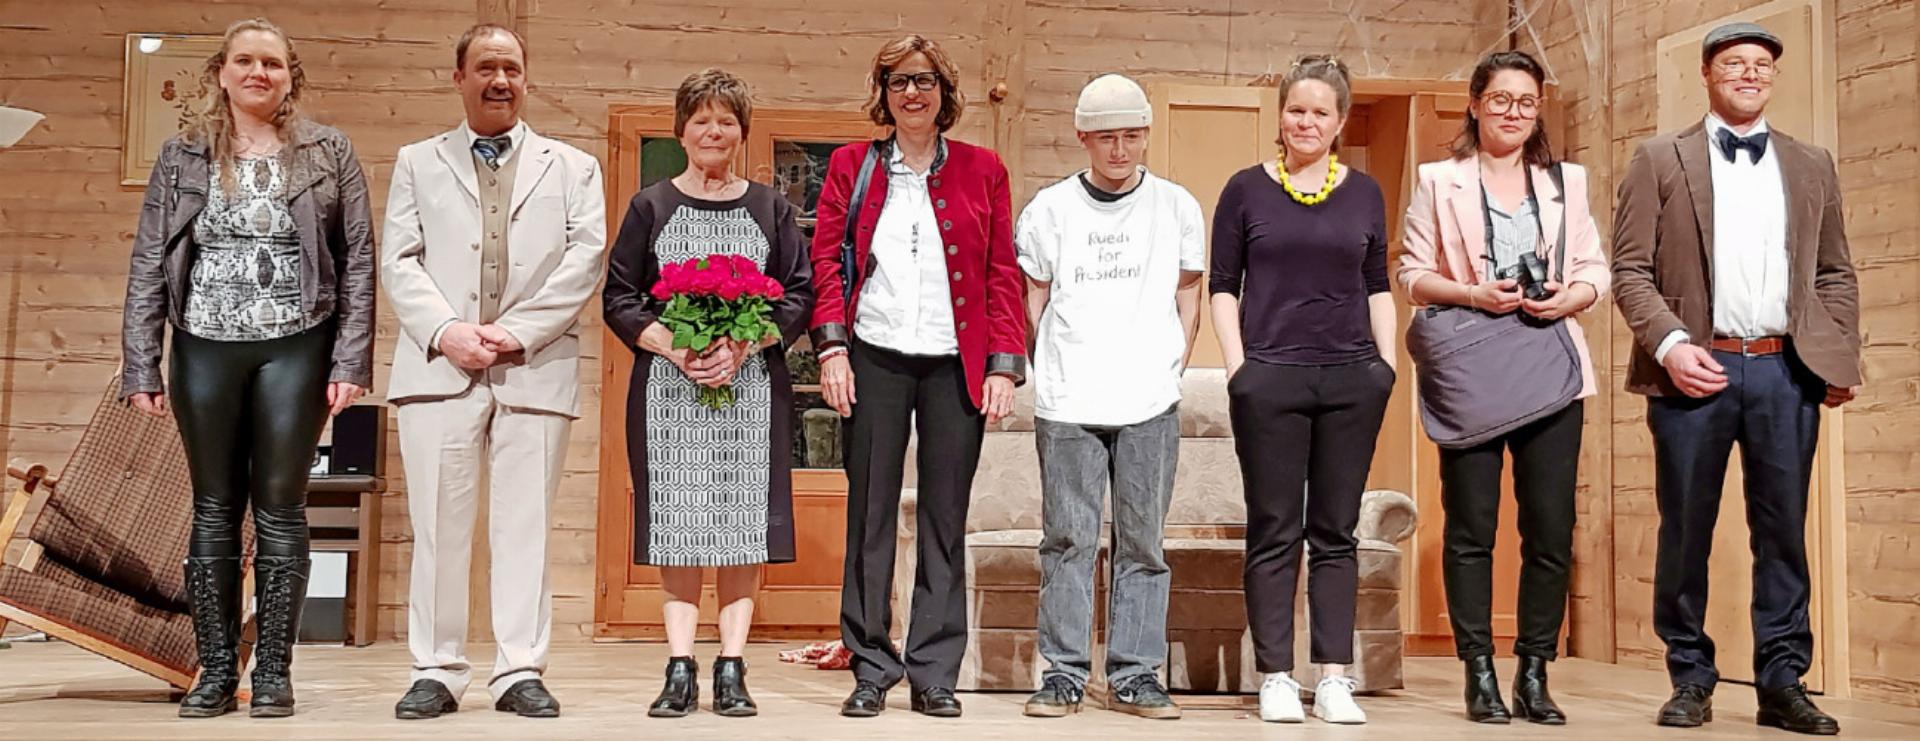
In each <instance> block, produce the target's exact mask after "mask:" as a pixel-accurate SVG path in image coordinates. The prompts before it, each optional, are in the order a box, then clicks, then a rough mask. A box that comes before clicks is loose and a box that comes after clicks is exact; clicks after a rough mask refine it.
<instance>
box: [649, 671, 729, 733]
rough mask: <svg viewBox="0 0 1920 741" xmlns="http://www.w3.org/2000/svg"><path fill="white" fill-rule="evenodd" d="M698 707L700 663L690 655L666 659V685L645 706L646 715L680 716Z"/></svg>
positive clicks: (656, 716) (658, 716)
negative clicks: (647, 706)
mask: <svg viewBox="0 0 1920 741" xmlns="http://www.w3.org/2000/svg"><path fill="white" fill-rule="evenodd" d="M716 668H717V667H716ZM716 673H717V672H716ZM699 707H700V665H699V664H698V663H696V662H694V660H693V657H691V656H675V657H673V658H671V659H667V685H666V686H665V687H661V688H660V696H659V697H657V698H654V700H653V706H652V707H649V708H647V715H651V716H653V717H655V718H681V717H685V716H686V714H687V713H691V712H693V711H694V710H695V709H697V708H699Z"/></svg>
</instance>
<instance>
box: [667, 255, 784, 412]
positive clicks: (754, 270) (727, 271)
mask: <svg viewBox="0 0 1920 741" xmlns="http://www.w3.org/2000/svg"><path fill="white" fill-rule="evenodd" d="M650 293H652V294H653V297H654V298H656V299H659V300H661V301H665V302H666V303H667V306H666V308H664V309H662V310H661V311H660V323H661V324H664V325H666V327H667V329H670V330H673V348H674V349H675V350H682V349H689V348H691V349H693V350H695V351H696V352H702V353H704V352H707V351H708V350H709V349H711V347H712V346H713V344H714V343H716V342H729V341H731V342H745V343H759V342H764V341H766V340H767V339H768V338H772V337H778V336H780V327H779V325H776V324H774V323H773V302H775V301H779V300H780V298H781V297H783V296H785V295H786V289H784V288H782V287H781V285H780V281H777V280H774V279H772V278H769V277H767V275H766V274H765V273H762V272H760V266H758V265H755V264H754V262H753V260H752V259H749V258H747V257H745V256H743V255H723V254H714V255H708V256H706V257H704V258H692V259H689V260H687V261H686V262H681V263H667V264H664V265H661V266H660V280H659V281H658V282H656V283H654V284H653V289H652V290H651V291H650ZM734 401H735V399H734V395H733V385H732V384H727V385H723V386H717V387H711V386H702V387H700V403H701V405H703V406H705V407H707V408H708V409H722V408H725V407H730V406H733V404H734Z"/></svg>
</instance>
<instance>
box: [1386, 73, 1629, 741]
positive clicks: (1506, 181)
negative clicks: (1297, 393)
mask: <svg viewBox="0 0 1920 741" xmlns="http://www.w3.org/2000/svg"><path fill="white" fill-rule="evenodd" d="M1544 76H1545V75H1544V72H1543V70H1542V69H1541V67H1540V64H1539V62H1537V61H1535V60H1534V59H1533V57H1530V56H1528V55H1527V54H1525V53H1522V52H1502V53H1498V54H1493V55H1490V56H1488V57H1486V58H1485V59H1483V60H1481V62H1480V65H1479V66H1478V67H1477V68H1476V69H1475V70H1474V73H1473V80H1472V83H1471V84H1470V86H1469V91H1470V92H1471V93H1472V96H1473V102H1472V105H1471V107H1470V108H1469V109H1468V111H1467V122H1466V127H1465V130H1464V131H1462V132H1461V134H1460V137H1459V138H1458V139H1457V140H1456V142H1455V144H1454V148H1453V159H1450V160H1446V161H1442V162H1429V163H1427V164H1424V165H1421V166H1420V174H1419V185H1418V187H1417V189H1416V190H1415V191H1414V196H1413V202H1412V203H1411V204H1410V205H1409V206H1408V207H1407V221H1406V254H1405V255H1404V256H1402V257H1401V259H1400V269H1399V274H1398V277H1399V281H1400V283H1401V285H1403V286H1405V287H1406V289H1407V295H1408V296H1409V297H1410V298H1411V299H1412V300H1413V302H1414V303H1415V304H1420V305H1425V304H1451V305H1457V306H1468V307H1473V308H1477V309H1479V310H1481V311H1486V312H1489V313H1493V314H1506V313H1510V312H1514V311H1524V312H1527V313H1528V314H1531V315H1533V316H1535V317H1538V318H1541V319H1547V320H1555V319H1562V318H1566V317H1570V316H1571V315H1573V314H1576V313H1579V312H1582V311H1585V310H1586V309H1587V308H1589V307H1591V306H1593V304H1594V302H1596V301H1598V300H1599V299H1600V296H1601V295H1602V294H1604V293H1606V291H1607V285H1608V283H1609V282H1610V280H1611V277H1610V275H1609V273H1608V269H1607V261H1606V255H1605V254H1603V253H1602V252H1601V250H1600V234H1599V230H1598V229H1596V228H1595V227H1594V223H1593V215H1592V213H1591V212H1590V211H1589V210H1588V207H1587V174H1586V170H1584V169H1582V168H1580V167H1579V166H1577V165H1571V164H1559V165H1558V167H1559V168H1560V169H1561V173H1560V175H1561V177H1559V178H1556V177H1555V176H1554V172H1553V170H1554V168H1555V167H1556V163H1555V162H1554V159H1553V154H1552V152H1551V150H1550V149H1549V147H1548V146H1547V136H1546V132H1545V131H1544V130H1543V129H1542V125H1541V122H1540V113H1541V107H1542V103H1541V80H1542V79H1543V78H1544ZM1563 221H1564V224H1565V230H1564V233H1565V234H1566V240H1567V245H1566V271H1565V284H1564V285H1562V284H1561V283H1558V282H1552V281H1551V280H1549V282H1547V284H1546V288H1547V289H1548V291H1550V292H1551V295H1550V296H1549V297H1548V298H1546V299H1544V300H1541V301H1531V300H1528V299H1526V298H1525V296H1524V293H1523V291H1522V290H1521V286H1520V285H1519V283H1518V282H1517V281H1516V280H1514V279H1512V278H1502V276H1505V275H1511V274H1512V273H1511V272H1509V271H1511V270H1513V269H1514V267H1515V266H1517V265H1518V264H1519V263H1520V261H1521V256H1522V255H1523V254H1528V253H1531V254H1532V255H1534V256H1537V257H1539V258H1540V259H1541V261H1542V262H1545V263H1547V273H1546V274H1547V275H1548V276H1549V278H1551V276H1553V275H1554V273H1555V270H1556V268H1557V267H1558V266H1557V265H1555V264H1554V263H1553V261H1554V259H1555V255H1556V254H1557V252H1558V245H1557V244H1556V242H1557V241H1558V239H1559V235H1560V234H1561V233H1562V229H1561V226H1562V222H1563ZM1489 227H1491V233H1489ZM1566 321H1567V330H1568V332H1569V333H1570V334H1571V335H1572V337H1573V341H1574V344H1575V345H1577V346H1578V347H1579V349H1580V366H1581V376H1582V377H1583V378H1584V379H1585V383H1584V384H1583V387H1582V389H1581V391H1580V396H1579V398H1578V399H1575V401H1574V402H1573V403H1572V404H1570V405H1568V406H1567V407H1566V408H1564V409H1562V410H1560V411H1559V412H1556V413H1554V414H1552V415H1550V416H1547V417H1544V418H1542V419H1540V420H1538V421H1535V422H1534V423H1532V424H1530V425H1527V426H1525V427H1522V428H1519V429H1517V430H1514V431H1513V432H1510V433H1507V434H1506V435H1505V436H1503V437H1501V438H1500V439H1497V440H1493V441H1490V442H1487V443H1485V444H1482V445H1480V446H1477V447H1473V448H1465V449H1442V450H1441V451H1440V481H1441V503H1442V508H1443V509H1444V510H1445V513H1446V529H1445V530H1446V535H1445V548H1446V558H1445V560H1444V562H1443V565H1442V572H1443V574H1444V576H1445V579H1446V585H1447V611H1448V613H1449V616H1450V618H1451V619H1452V622H1453V639H1454V647H1455V649H1456V650H1457V651H1458V653H1459V656H1460V659H1461V660H1462V661H1464V662H1466V671H1467V690H1466V701H1467V716H1468V718H1470V719H1471V720H1474V721H1477V722H1481V723H1506V722H1509V721H1510V720H1511V718H1512V716H1513V715H1519V716H1520V717H1521V718H1524V719H1527V720H1530V721H1533V722H1535V723H1546V724H1552V725H1559V724H1563V723H1565V722H1566V715H1565V714H1564V713H1562V712H1561V711H1560V709H1559V708H1558V707H1556V706H1555V705H1554V702H1553V698H1552V696H1551V695H1549V694H1548V693H1547V672H1546V667H1547V662H1549V661H1552V660H1553V659H1554V656H1555V653H1556V651H1555V649H1556V648H1557V647H1558V646H1559V638H1560V625H1561V622H1562V621H1563V620H1564V618H1565V616H1566V602H1567V572H1568V568H1569V567H1570V566H1571V565H1572V563H1573V520H1574V502H1573V492H1574V483H1575V480H1576V465H1577V464H1578V463H1579V459H1580V426H1581V422H1582V416H1583V413H1582V402H1581V401H1580V399H1584V398H1586V397H1588V396H1592V395H1593V393H1594V382H1593V361H1592V360H1591V358H1590V356H1589V353H1588V351H1587V342H1586V337H1585V335H1584V334H1582V333H1581V331H1580V324H1579V323H1578V322H1577V321H1574V320H1573V319H1570V318H1568V319H1567V320H1566ZM1508 451H1511V452H1512V454H1513V483H1514V497H1515V499H1516V500H1517V503H1518V505H1519V507H1518V509H1519V525H1520V537H1521V540H1522V542H1521V546H1520V552H1521V558H1522V559H1523V563H1522V566H1521V570H1520V600H1519V602H1520V603H1519V623H1520V625H1519V637H1518V638H1517V639H1516V640H1515V641H1514V646H1513V652H1514V654H1516V655H1517V656H1519V658H1520V671H1519V675H1518V676H1517V677H1516V678H1515V680H1514V688H1513V705H1514V707H1513V711H1512V713H1509V712H1508V710H1507V707H1506V705H1505V704H1504V703H1502V702H1501V697H1500V687H1499V680H1498V678H1497V677H1495V676H1494V673H1493V651H1494V648H1493V632H1492V629H1491V615H1490V613H1491V606H1492V602H1493V541H1494V531H1495V529H1496V527H1497V526H1498V523H1499V512H1500V476H1501V466H1502V454H1503V453H1504V452H1508Z"/></svg>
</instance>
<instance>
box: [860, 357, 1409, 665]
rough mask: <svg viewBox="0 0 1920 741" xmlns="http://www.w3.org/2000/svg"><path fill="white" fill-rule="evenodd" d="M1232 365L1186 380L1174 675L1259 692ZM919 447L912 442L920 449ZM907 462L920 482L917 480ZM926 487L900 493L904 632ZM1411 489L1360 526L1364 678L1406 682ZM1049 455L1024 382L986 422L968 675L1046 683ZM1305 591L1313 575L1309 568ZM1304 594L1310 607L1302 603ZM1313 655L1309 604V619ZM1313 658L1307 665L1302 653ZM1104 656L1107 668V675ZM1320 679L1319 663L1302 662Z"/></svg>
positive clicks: (1173, 542)
mask: <svg viewBox="0 0 1920 741" xmlns="http://www.w3.org/2000/svg"><path fill="white" fill-rule="evenodd" d="M1226 386H1227V382H1226V374H1225V372H1224V371H1221V370H1218V369H1192V370H1189V371H1187V374H1186V377H1185V379H1184V380H1183V382H1182V394H1183V396H1184V399H1183V401H1182V402H1181V406H1180V436H1181V440H1180V463H1179V469H1178V471H1177V472H1176V475H1175V480H1174V493H1173V501H1172V504H1171V505H1170V507H1169V508H1168V514H1167V532H1166V549H1167V562H1168V565H1169V566H1171V568H1172V571H1173V586H1172V590H1173V595H1172V601H1171V607H1170V609H1169V611H1168V616H1167V634H1168V636H1167V637H1168V641H1169V643H1170V654H1169V659H1168V684H1169V687H1170V689H1174V690H1176V691H1186V692H1253V691H1257V690H1258V689H1259V686H1260V677H1259V675H1258V673H1257V672H1256V671H1254V666H1253V652H1252V639H1251V637H1250V636H1249V634H1248V633H1247V620H1246V607H1245V602H1244V599H1243V597H1242V594H1241V569H1242V564H1243V563H1244V561H1245V558H1244V557H1245V543H1244V538H1245V535H1246V503H1245V500H1244V496H1243V494H1242V491H1241V484H1240V467H1239V461H1238V459H1237V458H1235V454H1234V449H1233V432H1232V426H1231V424H1230V422H1229V420H1228V417H1227V391H1226ZM912 458H913V454H912V452H911V450H910V451H909V453H908V460H909V461H911V460H912ZM911 468H912V467H911V465H909V471H908V474H907V477H908V479H907V480H908V484H907V485H908V486H909V487H911V486H912V485H913V481H914V473H913V472H912V470H911ZM913 513H914V497H913V491H912V489H911V488H909V489H908V490H907V491H906V492H905V493H904V494H903V496H902V497H901V516H900V529H899V551H898V555H897V560H896V564H897V566H896V571H895V584H894V599H895V600H896V605H897V606H896V608H895V610H894V620H895V625H894V629H895V635H896V637H899V636H904V635H905V618H906V616H907V615H908V614H909V612H908V611H907V600H908V599H909V595H910V593H911V590H912V585H913V565H914V562H915V558H914V548H913V532H912V523H913ZM1413 522H1414V509H1413V502H1412V500H1411V499H1408V498H1407V497H1406V496H1405V495H1404V494H1400V493H1398V492H1392V491H1370V492H1368V493H1367V494H1366V497H1365V499H1364V500H1363V503H1362V512H1361V523H1360V527H1359V528H1358V529H1357V532H1358V534H1359V535H1360V538H1361V545H1360V573H1361V580H1360V598H1359V601H1358V606H1357V608H1356V609H1357V613H1358V614H1357V616H1356V617H1357V620H1356V625H1357V626H1358V631H1357V632H1356V635H1355V639H1354V640H1355V645H1356V650H1357V652H1356V655H1355V658H1356V665H1355V667H1354V674H1355V676H1356V679H1357V681H1359V683H1360V689H1361V690H1363V691H1372V690H1380V689H1391V688H1398V687H1400V686H1401V674H1400V662H1401V656H1402V644H1401V632H1400V618H1399V600H1400V579H1401V576H1400V574H1401V571H1400V551H1399V547H1398V546H1397V545H1395V544H1396V543H1398V542H1400V541H1401V540H1404V539H1405V538H1406V537H1408V536H1409V535H1411V534H1412V532H1413ZM1040 535H1041V533H1040V464H1039V456H1038V453H1037V452H1036V451H1035V448H1034V439H1033V399H1032V392H1031V390H1030V387H1029V388H1025V389H1022V390H1021V392H1020V395H1019V397H1018V401H1017V403H1016V406H1015V410H1014V414H1013V416H1011V417H1009V418H1008V419H1007V420H1005V421H1003V422H1002V423H1001V424H1000V425H999V426H998V427H997V428H995V429H991V430H989V431H988V433H987V436H986V441H985V442H984V443H983V447H982V452H981V456H980V468H979V471H978V473H976V474H975V476H974V485H973V502H972V505H971V508H970V510H969V515H968V519H967V572H966V573H967V593H968V597H969V600H970V604H969V606H968V608H969V612H968V623H969V628H968V632H969V636H968V638H969V640H968V644H967V655H966V658H965V660H964V662H963V663H962V667H961V672H960V681H959V687H958V689H961V690H1009V691H1026V690H1032V689H1034V688H1036V687H1038V686H1039V680H1040V673H1041V671H1042V670H1043V669H1044V668H1045V662H1044V661H1042V660H1041V658H1040V655H1039V646H1038V642H1037V635H1036V631H1037V623H1038V620H1037V618H1038V614H1039V595H1040V554H1039V545H1040ZM1106 559H1107V556H1106V553H1105V550H1104V548H1103V550H1102V553H1101V556H1100V566H1099V569H1100V572H1101V576H1100V577H1099V578H1097V579H1096V580H1095V585H1096V587H1095V596H1094V604H1095V607H1094V612H1095V626H1094V641H1095V644H1096V650H1095V651H1094V652H1093V653H1094V657H1095V663H1096V665H1097V664H1098V663H1099V662H1100V661H1101V659H1102V658H1103V654H1104V651H1102V650H1098V647H1099V646H1100V645H1103V643H1104V636H1105V627H1106V626H1105V616H1106V606H1105V605H1106V584H1107V581H1108V579H1107V577H1106V573H1107V562H1106ZM1301 582H1302V588H1303V591H1304V585H1305V579H1304V578H1303V579H1302V580H1301ZM1305 606H1306V598H1305V596H1304V593H1303V594H1302V596H1301V598H1300V600H1299V602H1298V609H1300V610H1302V611H1304V610H1305ZM1297 623H1298V625H1299V626H1301V627H1302V630H1300V631H1297V633H1298V634H1299V641H1300V642H1301V643H1300V645H1301V649H1300V655H1301V656H1305V655H1306V650H1305V641H1306V632H1305V630H1304V626H1305V625H1306V622H1305V620H1304V618H1302V619H1300V620H1298V621H1297ZM1302 668H1303V669H1304V668H1305V667H1304V666H1303V667H1302ZM1099 673H1100V672H1099V669H1098V666H1096V671H1095V674H1096V676H1098V675H1099ZM1298 674H1299V676H1300V678H1301V680H1302V681H1303V682H1305V683H1308V684H1311V683H1312V681H1315V680H1317V679H1318V677H1317V676H1314V674H1313V672H1312V671H1311V670H1306V671H1302V672H1298Z"/></svg>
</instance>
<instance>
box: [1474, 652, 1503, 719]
mask: <svg viewBox="0 0 1920 741" xmlns="http://www.w3.org/2000/svg"><path fill="white" fill-rule="evenodd" d="M1467 720H1471V721H1473V722H1475V723H1506V722H1509V721H1511V720H1513V716H1512V715H1510V714H1508V713H1507V706H1506V704H1505V703H1503V702H1501V701H1500V677H1499V676H1497V675H1495V674H1494V673H1493V657H1492V656H1475V657H1473V658H1471V659H1467Z"/></svg>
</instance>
